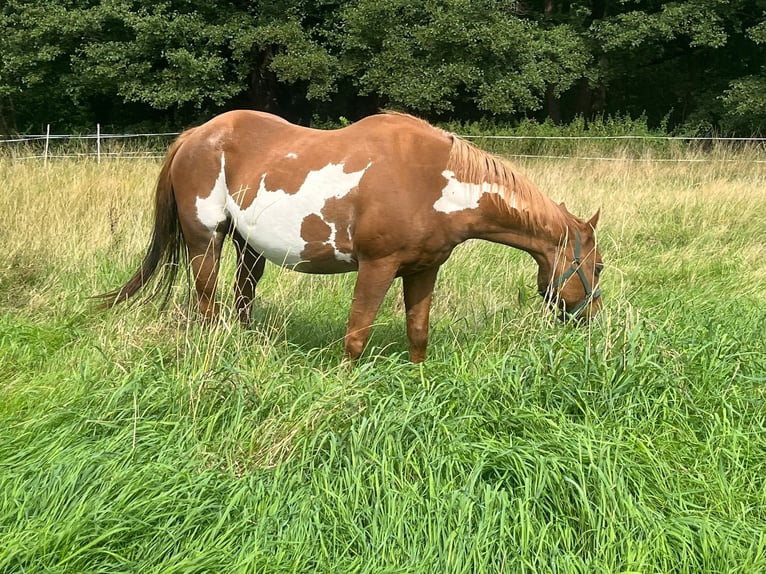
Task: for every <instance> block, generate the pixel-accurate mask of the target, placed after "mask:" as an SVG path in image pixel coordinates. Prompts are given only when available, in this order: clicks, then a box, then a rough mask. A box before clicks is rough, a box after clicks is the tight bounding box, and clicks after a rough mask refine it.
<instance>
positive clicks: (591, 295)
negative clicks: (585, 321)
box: [541, 231, 601, 319]
mask: <svg viewBox="0 0 766 574" xmlns="http://www.w3.org/2000/svg"><path fill="white" fill-rule="evenodd" d="M581 249H582V244H581V241H580V233H579V232H577V231H575V244H574V259H573V260H572V264H571V265H570V266H569V268H568V269H567V270H566V271H564V272H563V273H562V274H561V277H559V278H558V281H556V284H555V285H554V286H553V288H554V290H555V291H558V290H559V289H560V288H561V287H562V286H563V285H564V284H565V283H566V282H567V281H569V278H570V277H572V275H574V274H575V273H576V274H577V276H578V277H579V278H580V281H581V282H582V286H583V289H584V290H585V298H584V299H583V300H582V301H580V303H579V304H578V305H577V307H575V308H574V309H573V310H572V311H569V312H567V311H564V316H565V317H568V318H570V319H576V318H577V315H579V313H580V311H582V310H583V309H584V308H585V307H586V306H587V305H589V304H590V303H591V302H592V301H593V300H594V299H596V298H597V297H600V296H601V289H599V288H598V287H597V288H596V289H595V290H593V288H592V287H591V284H590V281H588V278H587V277H586V276H585V271H583V269H582V265H581V264H580V251H581ZM541 295H543V296H545V295H546V292H543V293H541Z"/></svg>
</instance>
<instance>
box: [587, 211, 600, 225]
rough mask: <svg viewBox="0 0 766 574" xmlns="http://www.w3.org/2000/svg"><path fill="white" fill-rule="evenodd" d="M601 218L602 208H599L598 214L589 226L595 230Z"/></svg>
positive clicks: (589, 222) (590, 220)
mask: <svg viewBox="0 0 766 574" xmlns="http://www.w3.org/2000/svg"><path fill="white" fill-rule="evenodd" d="M599 217H601V208H600V207H599V208H598V211H597V212H596V214H595V215H594V216H593V217H591V218H590V219H589V220H588V225H590V226H591V227H592V228H593V229H596V225H598V218H599Z"/></svg>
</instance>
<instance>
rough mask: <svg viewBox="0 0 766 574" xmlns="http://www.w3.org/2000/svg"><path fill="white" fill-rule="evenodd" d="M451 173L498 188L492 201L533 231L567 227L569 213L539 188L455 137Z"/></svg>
mask: <svg viewBox="0 0 766 574" xmlns="http://www.w3.org/2000/svg"><path fill="white" fill-rule="evenodd" d="M450 135H451V136H452V149H451V150H450V156H449V160H448V162H447V168H446V169H447V170H449V171H451V172H453V173H454V174H455V177H456V178H457V179H458V180H460V181H462V182H465V183H474V184H481V183H484V182H486V183H488V184H490V185H491V186H493V187H494V186H497V187H496V190H497V192H498V193H495V194H491V195H490V197H489V199H490V200H491V201H495V202H497V206H498V207H499V208H500V209H503V210H507V211H508V212H509V213H510V214H512V215H515V216H517V217H519V219H520V220H521V221H522V222H523V223H524V224H525V225H527V226H529V227H530V228H531V230H535V229H542V228H544V227H549V228H550V227H551V226H552V225H555V224H560V225H561V226H562V227H566V224H567V222H566V219H567V218H568V217H567V216H570V217H571V214H569V212H568V211H566V210H565V209H562V208H561V206H559V205H558V204H557V203H555V202H554V201H552V200H551V199H550V198H548V197H547V196H545V195H544V194H543V193H542V192H541V191H540V190H539V189H538V188H537V186H536V185H535V184H534V183H532V182H531V181H530V180H529V179H527V178H526V176H524V175H523V174H521V173H520V172H518V171H516V170H515V169H514V168H513V167H512V166H510V165H509V164H507V163H506V162H505V161H503V160H502V159H500V158H499V157H496V156H494V155H492V154H490V153H487V152H485V151H484V150H481V149H479V148H477V147H476V146H474V145H473V144H471V143H469V142H467V141H466V140H464V139H462V138H460V137H458V136H456V135H454V134H450Z"/></svg>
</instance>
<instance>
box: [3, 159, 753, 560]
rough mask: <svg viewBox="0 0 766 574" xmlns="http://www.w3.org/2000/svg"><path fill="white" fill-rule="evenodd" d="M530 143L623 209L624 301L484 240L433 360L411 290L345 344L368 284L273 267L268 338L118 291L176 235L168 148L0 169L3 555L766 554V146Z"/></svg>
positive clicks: (616, 226) (572, 188)
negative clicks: (582, 287) (152, 234)
mask: <svg viewBox="0 0 766 574" xmlns="http://www.w3.org/2000/svg"><path fill="white" fill-rule="evenodd" d="M690 159H704V160H706V161H702V162H688V163H675V162H650V161H642V162H634V161H628V160H627V159H623V160H620V159H617V160H616V161H609V162H605V161H578V160H562V159H550V160H544V159H543V160H541V159H529V160H525V161H522V162H518V161H517V162H516V164H517V165H519V166H520V167H521V168H522V170H523V171H525V172H526V173H527V174H528V175H529V177H530V178H531V179H532V181H534V182H535V183H537V184H538V186H539V187H540V188H541V189H542V190H543V191H544V192H545V193H546V194H547V195H549V196H550V197H552V198H553V199H556V200H559V201H561V200H565V201H566V203H567V206H568V208H569V209H570V211H572V212H573V213H576V214H578V215H580V216H582V217H589V216H590V215H592V213H593V212H594V211H595V210H596V209H597V208H598V207H602V217H601V223H600V225H599V242H600V248H601V252H602V254H603V257H604V260H605V263H606V269H605V271H604V274H603V280H602V288H603V291H604V309H603V310H602V312H601V314H600V316H599V318H598V320H597V321H595V322H593V323H592V324H591V325H590V326H589V327H588V328H586V329H576V328H573V327H571V326H566V325H561V324H558V323H557V322H556V321H555V319H554V318H553V317H552V316H550V315H549V314H548V313H547V312H545V311H544V310H543V309H542V302H541V301H540V299H539V297H538V296H537V294H536V292H535V290H536V285H535V272H536V267H535V265H534V262H533V261H532V259H531V258H530V257H529V256H528V255H526V254H525V253H522V252H518V251H514V250H512V249H509V248H505V247H501V246H497V245H492V244H488V243H478V242H474V243H469V244H465V245H463V246H461V248H459V249H458V250H457V251H456V252H455V254H454V256H453V258H452V259H451V260H450V261H449V262H448V263H447V264H446V265H445V266H444V268H443V269H442V272H441V275H440V277H439V281H438V283H437V288H436V293H435V298H434V306H433V311H432V320H431V325H432V332H431V343H430V345H429V358H428V360H427V361H426V362H425V363H424V364H421V365H412V364H410V363H409V362H408V361H407V360H406V350H407V341H406V336H405V333H404V318H403V312H402V303H401V296H400V294H399V283H398V282H397V283H395V285H394V288H393V289H392V290H391V292H390V293H389V296H388V298H387V300H386V302H385V303H384V304H383V307H382V308H381V313H380V315H379V316H378V320H377V323H376V326H375V328H374V330H373V335H372V339H371V342H370V345H369V347H368V349H367V351H366V352H365V354H364V355H363V357H362V359H361V360H360V361H359V363H358V364H357V365H356V366H355V367H353V368H351V367H349V366H348V365H345V364H343V363H342V361H341V353H342V337H343V334H344V331H345V325H346V319H347V313H348V308H349V304H350V298H351V290H352V287H353V280H354V276H353V275H336V276H308V275H302V274H298V273H292V272H289V271H282V270H279V269H277V268H275V267H273V266H268V267H267V270H266V275H265V276H264V280H263V281H262V283H261V284H260V285H259V296H258V299H257V304H256V308H255V311H254V315H255V321H254V323H253V325H252V327H251V328H250V329H243V328H241V327H239V326H238V325H237V324H236V321H235V320H234V318H233V313H232V307H233V305H232V295H231V289H230V287H231V284H232V277H233V269H232V266H233V257H232V253H231V252H232V251H233V250H232V249H231V247H230V246H229V247H228V248H227V254H226V256H227V259H226V261H225V265H224V268H225V269H224V271H225V279H224V285H223V286H222V290H221V292H220V293H219V297H220V298H221V299H222V300H223V301H224V307H225V309H227V310H228V316H225V317H224V319H223V322H222V324H221V325H220V326H219V327H218V328H216V329H212V330H211V329H206V328H203V327H201V326H200V325H198V324H197V323H196V322H195V321H194V314H193V313H192V312H190V310H189V307H188V305H187V303H186V296H187V291H186V287H185V285H184V284H183V283H182V284H181V285H180V286H179V288H178V292H177V293H176V295H175V296H174V298H173V300H172V302H171V305H170V307H169V309H167V310H165V311H164V312H160V311H159V310H158V309H157V308H156V307H155V306H153V305H146V306H141V305H134V306H128V307H123V308H118V309H115V310H112V311H109V312H99V311H96V310H94V309H93V306H92V303H91V302H90V301H89V300H88V296H90V295H93V294H97V293H101V292H104V291H106V290H109V289H112V288H114V287H116V286H118V285H120V284H122V282H123V281H124V280H125V279H126V278H127V277H128V276H129V275H130V274H131V273H132V272H133V271H134V269H135V268H136V266H137V264H138V262H139V260H140V258H141V257H142V256H143V253H144V248H145V245H146V242H147V240H148V233H149V221H150V217H151V204H150V198H151V195H152V192H153V185H154V180H155V178H156V175H157V170H158V166H159V162H158V161H154V160H131V161H128V160H122V161H120V160H110V161H107V162H102V163H101V164H100V165H98V164H96V162H95V161H93V160H88V159H83V160H60V161H51V162H50V163H49V164H48V165H43V163H42V162H35V161H26V162H24V161H19V160H15V161H14V160H12V159H9V158H5V159H2V158H0V182H2V193H0V214H2V226H0V571H2V572H174V573H192V572H308V571H318V572H330V571H332V572H375V573H380V572H435V573H437V572H438V573H447V572H466V573H478V572H551V573H554V572H556V573H562V572H588V573H593V572H604V573H606V572H625V573H627V572H641V573H649V572H678V573H682V572H683V573H686V572H689V573H691V572H700V573H702V572H706V573H707V572H757V571H765V570H766V336H765V335H764V334H765V333H766V240H765V239H764V238H766V164H764V163H759V162H756V161H755V160H756V159H760V160H763V157H762V154H761V156H760V157H759V156H757V155H755V154H754V153H753V154H750V153H740V154H731V153H711V154H710V155H708V156H702V155H694V156H693V157H690Z"/></svg>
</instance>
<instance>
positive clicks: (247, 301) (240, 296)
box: [231, 231, 266, 326]
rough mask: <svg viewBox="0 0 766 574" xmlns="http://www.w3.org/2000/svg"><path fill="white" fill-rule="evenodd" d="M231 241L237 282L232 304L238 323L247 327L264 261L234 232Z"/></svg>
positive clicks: (261, 256)
mask: <svg viewBox="0 0 766 574" xmlns="http://www.w3.org/2000/svg"><path fill="white" fill-rule="evenodd" d="M231 239H232V241H233V242H234V245H235V246H236V248H237V282H236V284H235V285H234V302H235V305H236V307H237V313H238V314H239V320H240V322H241V323H242V324H243V325H245V326H247V325H249V324H250V313H251V311H252V307H253V298H254V297H255V287H256V285H258V281H259V280H260V279H261V277H262V276H263V268H264V267H265V265H266V259H265V258H264V257H263V255H261V254H260V253H257V252H256V251H254V250H253V248H252V247H250V245H248V243H247V241H246V240H245V239H244V238H243V237H242V236H241V235H239V234H238V233H237V232H236V231H234V233H232V235H231Z"/></svg>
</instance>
